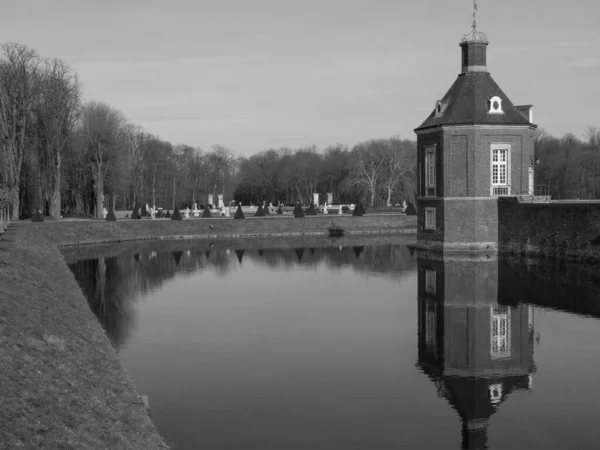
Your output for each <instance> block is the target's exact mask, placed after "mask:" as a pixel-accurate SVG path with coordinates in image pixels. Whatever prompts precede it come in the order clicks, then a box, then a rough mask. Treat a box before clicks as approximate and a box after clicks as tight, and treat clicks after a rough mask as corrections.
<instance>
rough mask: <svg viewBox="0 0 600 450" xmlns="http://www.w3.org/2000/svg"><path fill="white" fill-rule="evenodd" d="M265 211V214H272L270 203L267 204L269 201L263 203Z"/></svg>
mask: <svg viewBox="0 0 600 450" xmlns="http://www.w3.org/2000/svg"><path fill="white" fill-rule="evenodd" d="M263 212H264V213H265V216H270V215H271V211H269V205H267V202H265V204H264V205H263Z"/></svg>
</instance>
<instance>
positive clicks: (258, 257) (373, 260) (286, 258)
mask: <svg viewBox="0 0 600 450" xmlns="http://www.w3.org/2000/svg"><path fill="white" fill-rule="evenodd" d="M167 248H168V247H167ZM357 254H358V256H360V258H358V259H357ZM244 256H245V257H246V258H247V259H250V262H251V263H252V264H258V265H266V266H268V267H273V268H279V269H282V268H283V269H288V268H293V267H297V266H298V265H303V266H307V265H308V266H316V265H318V264H326V265H328V266H330V267H340V268H341V267H350V268H353V269H354V270H356V271H357V272H368V273H369V274H370V275H372V274H382V275H386V276H388V275H392V276H399V275H401V274H402V273H404V272H406V271H412V270H414V268H415V267H416V261H415V259H414V258H413V257H411V256H410V253H409V251H408V249H407V248H406V246H404V245H395V246H360V247H344V248H342V249H341V250H338V248H337V247H335V248H331V247H323V248H314V247H311V251H310V252H306V251H305V249H304V248H288V249H261V250H259V251H258V252H245V250H244V249H235V250H234V251H231V249H229V248H218V246H213V245H212V244H211V245H210V247H209V248H208V249H207V246H206V245H204V246H197V247H196V248H187V249H185V250H182V249H181V248H177V249H176V250H168V249H165V248H163V249H161V250H158V251H155V250H146V251H141V250H135V251H133V250H132V251H131V252H129V253H122V254H120V255H119V256H116V257H115V256H112V257H105V256H99V257H98V258H95V259H84V260H76V259H75V260H73V259H72V262H71V263H70V264H69V267H70V268H71V270H72V271H73V273H74V274H75V277H76V279H77V281H78V282H79V284H80V286H81V287H82V290H83V292H84V294H85V296H86V298H87V300H88V302H89V304H90V308H91V309H92V311H93V312H94V313H95V314H96V316H97V317H98V319H99V321H100V323H101V324H102V326H103V327H104V329H105V330H106V333H107V335H108V337H109V338H110V340H111V342H112V343H113V346H114V347H115V348H117V349H120V348H123V347H124V346H125V345H126V343H127V340H128V338H129V337H130V335H131V333H132V326H133V325H134V310H133V308H132V302H133V301H134V300H135V299H136V298H137V297H139V296H144V295H146V294H147V293H148V292H150V291H153V290H158V289H161V287H162V284H163V283H164V282H165V281H167V280H170V279H172V278H173V277H175V276H176V275H191V274H194V273H196V272H198V271H201V270H205V269H206V268H208V267H210V268H211V269H212V270H215V273H216V274H217V275H218V276H225V275H226V274H227V273H228V272H229V271H230V270H231V268H232V264H234V266H233V267H235V266H237V265H238V264H241V263H242V260H243V258H244Z"/></svg>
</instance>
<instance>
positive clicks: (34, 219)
mask: <svg viewBox="0 0 600 450" xmlns="http://www.w3.org/2000/svg"><path fill="white" fill-rule="evenodd" d="M31 221H32V222H43V221H44V218H43V217H42V214H41V213H40V211H39V210H38V211H36V212H35V214H34V215H33V217H32V218H31Z"/></svg>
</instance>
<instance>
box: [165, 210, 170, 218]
mask: <svg viewBox="0 0 600 450" xmlns="http://www.w3.org/2000/svg"><path fill="white" fill-rule="evenodd" d="M170 218H171V213H170V212H169V210H168V209H167V213H166V214H165V219H170Z"/></svg>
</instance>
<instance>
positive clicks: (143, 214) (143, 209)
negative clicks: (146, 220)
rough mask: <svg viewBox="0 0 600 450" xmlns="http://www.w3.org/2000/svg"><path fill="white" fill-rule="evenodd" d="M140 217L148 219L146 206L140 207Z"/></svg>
mask: <svg viewBox="0 0 600 450" xmlns="http://www.w3.org/2000/svg"><path fill="white" fill-rule="evenodd" d="M142 217H148V210H147V209H146V205H145V204H144V205H142Z"/></svg>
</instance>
